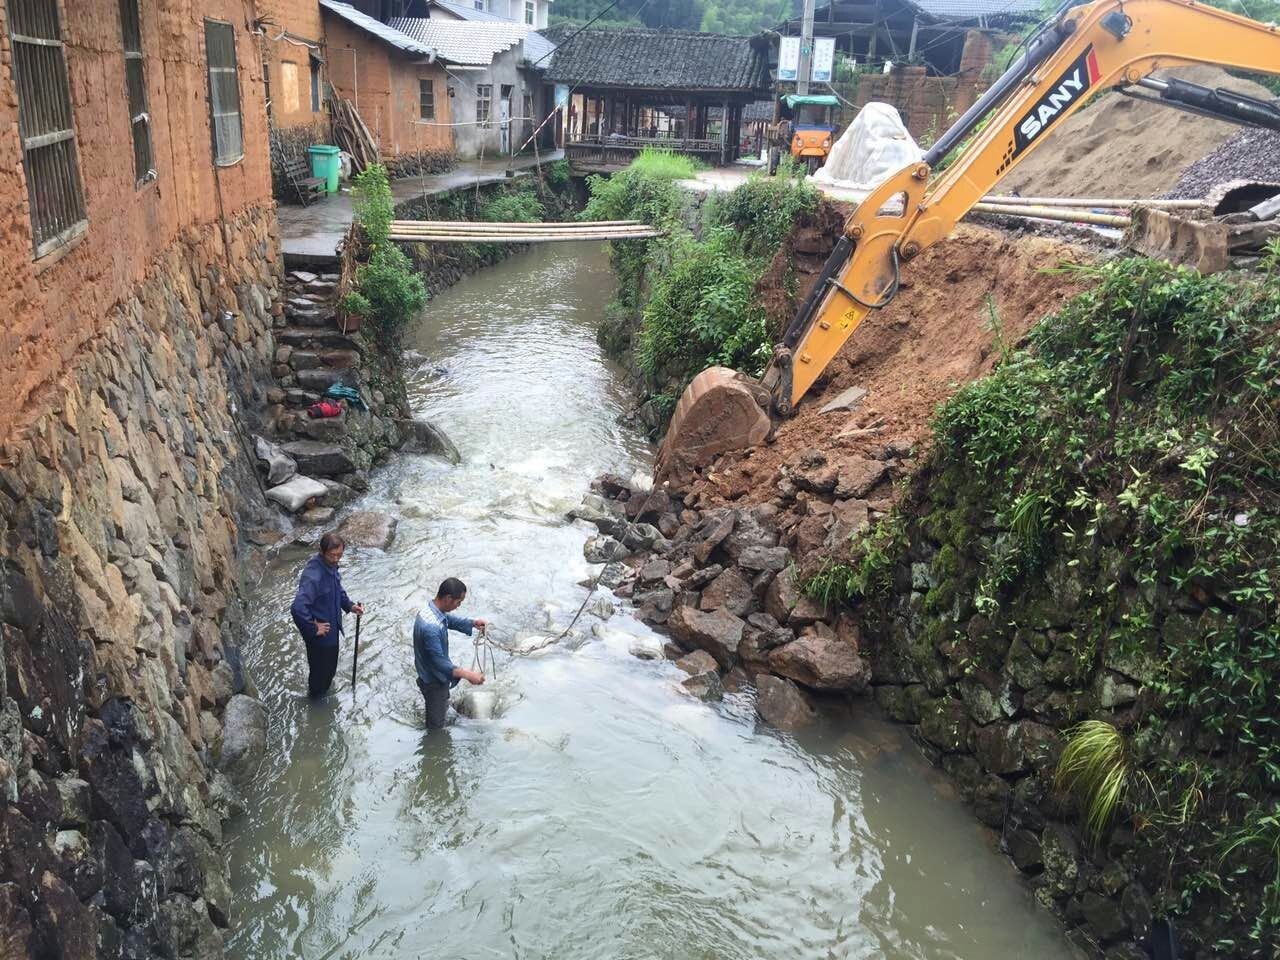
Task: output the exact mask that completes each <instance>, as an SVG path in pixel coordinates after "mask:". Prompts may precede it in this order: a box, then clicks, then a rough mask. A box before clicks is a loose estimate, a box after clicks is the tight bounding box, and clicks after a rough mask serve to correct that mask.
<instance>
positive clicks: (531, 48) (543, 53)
mask: <svg viewBox="0 0 1280 960" xmlns="http://www.w3.org/2000/svg"><path fill="white" fill-rule="evenodd" d="M555 49H556V45H555V44H554V43H552V42H551V41H550V40H548V39H547V38H546V37H544V36H543V35H542V34H540V33H538V32H536V31H533V30H530V31H529V35H528V36H526V37H525V38H524V58H525V59H526V60H528V61H529V62H530V63H532V64H536V65H537V67H538V69H540V70H545V69H547V67H549V66H551V55H552V54H553V53H554V52H555Z"/></svg>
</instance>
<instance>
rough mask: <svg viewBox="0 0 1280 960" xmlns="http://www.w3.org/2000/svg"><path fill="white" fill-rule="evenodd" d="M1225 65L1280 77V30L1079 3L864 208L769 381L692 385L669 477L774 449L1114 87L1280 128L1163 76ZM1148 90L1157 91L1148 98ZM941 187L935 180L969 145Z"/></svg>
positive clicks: (1135, 4) (1207, 16) (1129, 3)
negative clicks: (972, 229)
mask: <svg viewBox="0 0 1280 960" xmlns="http://www.w3.org/2000/svg"><path fill="white" fill-rule="evenodd" d="M1199 63H1207V64H1215V65H1218V66H1222V67H1227V68H1232V69H1239V70H1243V71H1249V72H1254V73H1268V74H1280V30H1278V29H1277V26H1276V25H1275V24H1264V23H1258V22H1257V21H1254V20H1249V19H1247V18H1245V17H1241V16H1237V15H1235V14H1231V13H1227V12H1225V11H1222V10H1218V9H1216V8H1214V7H1209V6H1206V5H1204V4H1201V3H1196V2H1194V0H1097V2H1094V3H1088V4H1084V5H1077V4H1075V3H1072V2H1070V0H1068V2H1067V3H1064V4H1063V6H1061V7H1059V8H1058V9H1057V10H1056V11H1055V12H1054V13H1053V14H1052V15H1051V16H1050V17H1049V18H1047V19H1046V20H1045V22H1044V23H1043V24H1041V25H1040V27H1039V28H1038V29H1037V30H1036V31H1034V32H1033V33H1032V35H1031V36H1029V38H1028V39H1027V40H1026V41H1025V50H1024V51H1023V52H1022V53H1021V54H1020V56H1019V57H1018V58H1017V59H1016V60H1015V62H1014V63H1013V64H1012V65H1011V66H1010V68H1009V69H1008V70H1007V71H1006V72H1005V73H1004V74H1003V75H1002V76H1001V77H1000V79H999V80H997V81H996V82H995V83H994V84H993V85H992V86H991V88H990V89H989V90H987V92H986V93H985V94H983V96H982V97H981V98H980V99H979V100H978V101H977V102H976V103H974V105H973V106H972V107H971V108H970V109H969V110H967V111H966V112H965V114H964V115H963V116H962V117H960V119H959V120H957V121H956V123H955V124H954V125H953V126H952V127H951V129H949V130H948V131H947V132H946V133H945V134H944V135H943V136H942V137H941V138H940V139H939V140H938V141H937V143H935V144H934V145H933V146H932V147H931V148H930V149H929V151H928V153H926V154H925V156H924V158H923V159H922V160H921V161H920V162H918V163H912V164H909V165H908V166H905V167H903V168H902V169H901V170H898V171H897V172H896V173H894V174H892V175H891V176H890V177H888V178H887V179H886V180H885V181H884V182H883V183H881V184H880V185H879V186H877V187H876V188H875V189H874V190H873V191H872V192H871V194H870V195H869V196H868V197H867V198H866V199H865V200H863V201H862V203H861V204H859V205H858V207H857V209H856V210H854V212H853V213H852V214H851V215H850V216H849V219H848V221H847V222H846V223H845V226H844V233H843V236H842V237H841V238H840V240H839V241H837V243H836V245H835V249H834V250H832V252H831V255H830V257H828V259H827V262H826V264H825V265H824V266H823V269H822V271H821V273H820V274H819V275H818V278H817V281H816V282H815V284H814V286H813V288H812V290H811V292H810V293H809V295H808V297H807V298H806V299H805V301H804V303H803V304H802V305H801V307H800V309H799V311H798V312H797V313H796V317H795V319H794V320H793V321H792V323H791V326H790V327H789V328H788V329H787V331H786V335H785V336H784V338H783V341H782V343H780V344H778V345H777V346H776V347H775V349H774V355H773V359H772V360H771V362H770V364H769V367H768V369H767V370H766V371H765V373H764V376H763V377H762V378H761V379H760V380H759V381H755V380H752V379H750V378H748V377H745V376H744V375H742V374H739V373H737V372H735V371H733V370H729V369H727V368H724V367H712V368H710V369H708V370H704V371H703V372H702V373H700V374H698V376H697V377H695V378H694V380H693V382H692V383H691V384H690V385H689V387H688V388H687V389H686V390H685V392H684V395H683V396H682V397H681V398H680V402H679V403H678V404H677V405H676V410H675V414H674V416H673V417H672V420H671V426H670V427H669V429H668V431H667V435H666V438H665V439H664V441H663V444H662V448H661V450H660V452H659V455H658V465H657V477H658V478H659V479H660V480H671V481H673V482H674V483H676V484H677V485H679V484H680V483H681V482H682V481H683V480H684V479H687V478H688V477H689V476H690V475H691V474H692V472H693V471H696V470H697V469H698V468H700V467H703V466H705V465H707V464H709V463H711V462H712V461H713V460H714V459H715V457H717V456H718V455H720V454H722V453H725V452H727V451H730V450H735V449H740V448H742V447H748V446H753V445H755V444H758V443H761V442H763V441H764V440H765V439H766V438H767V437H768V436H769V434H770V432H771V431H772V429H773V427H774V425H775V424H776V423H777V421H779V420H780V419H783V418H786V417H788V416H790V415H791V413H792V412H793V411H794V409H795V407H796V405H797V404H798V403H799V402H800V401H801V399H802V398H803V397H804V395H805V393H806V392H807V391H808V390H809V388H810V387H811V386H812V385H813V382H814V381H815V380H816V379H817V378H818V377H819V376H820V375H821V374H822V371H823V370H824V369H825V368H826V366H827V364H828V363H830V362H831V360H832V358H833V357H835V355H836V353H837V351H839V349H840V347H841V346H842V345H843V344H844V342H845V341H846V340H848V339H849V337H850V336H851V335H852V334H853V332H854V330H856V329H857V327H858V324H859V323H861V322H862V320H863V318H864V317H865V316H866V315H867V314H868V313H870V312H871V311H872V310H878V309H881V308H883V307H885V306H888V304H890V303H891V302H892V301H893V299H894V296H895V295H896V294H897V292H898V286H899V278H900V276H901V271H902V270H903V268H904V267H905V266H906V265H907V264H909V263H910V262H911V261H912V260H914V259H915V258H916V257H918V256H919V255H920V253H921V252H922V251H923V250H925V249H926V248H927V247H930V246H932V245H933V244H935V243H937V242H938V241H939V240H941V239H942V238H944V237H946V236H947V234H948V233H950V232H951V229H952V228H953V227H954V226H955V224H956V222H957V221H959V220H960V219H961V218H962V217H963V216H964V215H965V214H966V213H968V212H969V210H970V209H971V208H972V207H973V205H974V204H975V203H977V202H978V201H979V199H980V198H981V197H982V196H983V195H984V194H986V193H987V192H989V191H990V190H991V188H992V187H993V186H995V184H996V183H997V182H998V181H999V180H1000V178H1001V177H1003V176H1004V175H1005V174H1006V173H1008V172H1009V171H1010V170H1012V169H1013V168H1014V167H1015V166H1016V165H1017V164H1018V163H1019V162H1020V161H1021V160H1022V159H1023V158H1024V157H1026V156H1027V155H1028V154H1029V153H1031V151H1033V150H1034V149H1035V148H1036V147H1037V146H1039V145H1040V143H1041V142H1042V141H1043V140H1044V139H1045V137H1047V136H1048V135H1049V134H1050V133H1052V132H1053V130H1054V128H1055V127H1057V126H1058V125H1059V124H1060V123H1061V122H1062V121H1063V120H1064V119H1065V118H1066V117H1068V116H1070V115H1071V114H1072V113H1073V112H1075V111H1076V110H1078V109H1079V108H1080V107H1081V106H1082V105H1083V104H1084V103H1085V102H1086V101H1087V100H1088V99H1089V98H1090V97H1091V96H1093V95H1094V94H1096V93H1098V92H1099V91H1101V90H1104V89H1107V88H1109V87H1116V88H1120V90H1121V92H1123V93H1127V94H1129V95H1131V96H1137V97H1138V98H1140V99H1151V100H1156V101H1158V102H1161V103H1165V104H1168V105H1170V106H1174V107H1178V108H1181V109H1184V110H1190V111H1192V112H1195V113H1201V114H1206V115H1208V116H1212V117H1216V118H1218V119H1223V120H1229V121H1232V122H1235V123H1242V124H1248V125H1254V126H1262V127H1269V128H1271V129H1280V109H1277V106H1276V104H1275V103H1274V102H1267V101H1263V100H1258V99H1256V98H1253V97H1249V96H1246V95H1244V94H1239V93H1235V92H1232V91H1230V90H1225V89H1210V88H1208V87H1204V86H1200V85H1199V84H1194V83H1189V82H1187V81H1183V80H1178V79H1170V78H1166V79H1156V78H1155V77H1153V76H1152V74H1153V73H1155V72H1156V71H1158V70H1165V69H1168V68H1169V67H1179V66H1187V65H1191V64H1199ZM1147 91H1150V92H1149V93H1148V92H1147ZM966 138H972V139H970V140H969V142H968V143H967V144H965V145H964V146H963V148H962V149H961V150H960V152H959V154H958V155H957V157H956V160H955V162H954V163H953V164H952V165H951V166H950V167H948V168H947V170H946V172H945V173H943V174H942V175H941V176H940V177H938V178H937V179H936V180H934V181H933V182H930V179H929V177H930V173H931V171H932V168H933V167H934V166H935V165H937V164H938V163H939V162H941V161H942V160H943V158H945V157H946V156H947V155H948V154H950V153H951V152H952V151H953V150H955V149H956V148H957V147H958V146H960V145H961V144H962V142H964V141H965V140H966Z"/></svg>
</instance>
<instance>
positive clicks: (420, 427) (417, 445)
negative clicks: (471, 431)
mask: <svg viewBox="0 0 1280 960" xmlns="http://www.w3.org/2000/svg"><path fill="white" fill-rule="evenodd" d="M396 426H397V427H399V428H400V435H401V436H403V437H404V438H405V441H404V444H403V445H402V446H401V448H400V449H401V450H403V451H404V452H405V453H426V454H432V455H434V456H437V457H444V458H445V459H446V460H448V461H449V462H450V463H454V464H458V463H461V462H462V454H461V453H459V452H458V448H457V447H455V446H454V445H453V441H452V440H450V439H449V438H448V437H447V436H445V432H444V431H443V430H441V429H440V428H439V427H437V426H436V425H435V424H434V423H431V422H430V421H427V420H397V421H396Z"/></svg>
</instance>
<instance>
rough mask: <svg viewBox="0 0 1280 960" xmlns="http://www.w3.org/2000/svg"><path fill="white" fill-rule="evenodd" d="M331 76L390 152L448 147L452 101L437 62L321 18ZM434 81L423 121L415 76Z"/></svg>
mask: <svg viewBox="0 0 1280 960" xmlns="http://www.w3.org/2000/svg"><path fill="white" fill-rule="evenodd" d="M325 31H326V37H327V41H328V42H327V45H326V50H327V51H328V56H329V79H330V81H331V82H332V84H333V88H334V90H336V91H337V92H338V94H339V95H340V96H343V97H346V98H347V99H349V100H353V101H355V103H356V107H357V109H359V111H360V116H361V117H363V118H364V122H365V124H366V125H367V126H368V127H369V130H370V131H371V132H372V133H373V135H374V137H375V138H376V139H377V141H378V146H379V148H380V149H381V150H382V153H383V154H384V155H385V156H387V157H388V158H393V157H400V156H406V155H412V154H420V153H424V152H428V151H434V152H450V151H452V150H453V137H452V134H451V132H450V128H449V126H448V124H449V122H450V119H449V118H450V102H449V98H448V96H447V90H446V76H445V72H444V69H443V67H441V66H440V65H439V64H426V63H415V62H413V60H412V58H410V57H407V56H403V55H401V54H399V53H397V52H396V51H395V50H393V49H392V48H391V47H389V46H387V45H386V44H383V43H381V42H379V41H375V40H371V38H370V37H369V35H368V34H366V33H364V32H363V31H360V30H355V29H353V28H351V27H349V26H347V25H346V24H345V23H344V22H342V21H341V20H338V19H337V18H336V17H326V18H325ZM420 79H429V80H431V82H432V83H433V84H434V85H435V94H436V104H435V105H436V116H435V121H434V122H433V123H427V122H424V121H421V120H420V118H419V109H418V81H419V80H420Z"/></svg>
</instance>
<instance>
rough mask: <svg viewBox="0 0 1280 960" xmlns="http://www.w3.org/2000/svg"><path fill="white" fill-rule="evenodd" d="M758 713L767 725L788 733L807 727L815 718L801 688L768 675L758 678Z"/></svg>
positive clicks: (788, 681)
mask: <svg viewBox="0 0 1280 960" xmlns="http://www.w3.org/2000/svg"><path fill="white" fill-rule="evenodd" d="M756 712H757V713H759V714H760V716H761V718H762V719H763V720H764V721H765V723H768V724H770V725H771V726H774V727H777V728H778V729H779V730H787V731H795V730H799V729H801V728H802V727H807V726H808V725H809V724H811V723H812V722H813V719H814V716H815V713H814V710H813V708H812V707H811V706H809V703H808V701H807V700H805V697H804V694H803V693H801V692H800V688H799V687H797V686H796V685H795V684H794V683H792V682H791V681H790V680H786V679H784V678H782V677H775V676H772V675H770V674H767V673H765V674H761V675H760V676H759V677H757V678H756Z"/></svg>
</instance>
